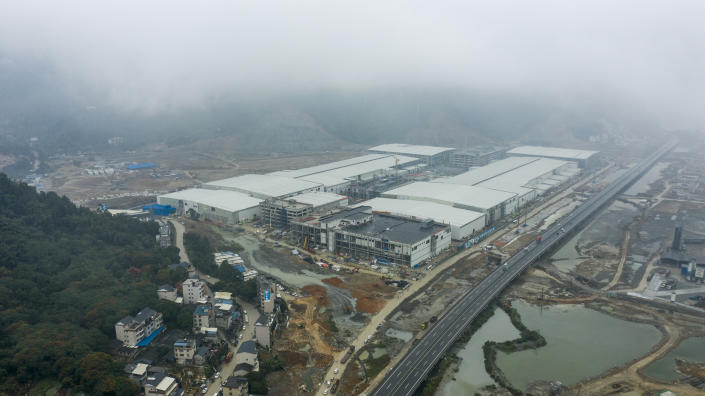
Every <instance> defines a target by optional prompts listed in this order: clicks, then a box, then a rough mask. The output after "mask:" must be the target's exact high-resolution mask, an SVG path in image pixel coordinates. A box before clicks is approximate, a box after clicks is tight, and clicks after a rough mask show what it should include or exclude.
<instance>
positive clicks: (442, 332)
mask: <svg viewBox="0 0 705 396" xmlns="http://www.w3.org/2000/svg"><path fill="white" fill-rule="evenodd" d="M675 145H676V143H675V142H670V143H668V144H666V145H664V146H662V147H661V148H660V149H659V150H657V151H656V152H655V153H653V154H652V155H650V156H649V157H647V158H646V159H644V160H643V161H642V162H641V163H640V164H639V165H637V166H634V167H633V168H631V169H629V170H628V171H627V172H626V173H625V174H624V175H622V176H621V177H619V178H618V179H617V180H615V181H614V182H613V183H612V184H610V185H609V186H608V187H606V188H605V189H604V190H602V191H600V192H599V193H597V194H595V195H593V196H592V197H590V199H588V200H587V201H585V202H584V203H583V204H582V205H580V206H578V207H577V208H576V209H575V210H574V211H573V212H572V213H570V214H568V215H566V216H565V217H564V218H563V219H561V221H560V222H557V223H555V225H553V226H551V227H549V228H548V229H547V230H546V231H545V232H544V233H543V235H542V240H541V242H540V243H538V242H536V241H534V242H532V243H531V244H529V245H528V246H527V247H525V248H524V249H522V250H521V251H520V252H519V253H517V254H515V255H514V256H512V257H511V258H510V259H509V260H507V261H506V263H504V264H502V265H501V266H500V267H499V268H497V269H496V270H495V271H493V272H492V273H490V275H488V276H487V278H485V279H484V280H483V281H482V282H480V283H479V284H478V285H477V286H476V287H475V288H473V289H471V290H469V291H468V292H466V293H465V294H464V295H463V296H462V297H461V298H460V299H458V301H457V302H456V303H455V304H454V305H453V306H452V308H450V310H449V311H448V312H447V313H446V314H445V315H443V317H441V318H440V319H439V321H438V322H437V323H435V324H434V325H432V326H431V328H430V329H429V330H427V332H426V334H425V335H424V336H423V337H422V338H421V339H420V340H419V341H417V342H416V344H415V345H414V346H413V347H412V348H410V349H409V351H408V352H407V354H406V356H404V357H403V358H402V359H401V360H400V361H399V363H397V365H396V366H395V367H394V368H393V369H392V370H391V371H389V373H388V374H387V376H386V377H385V379H384V380H383V381H382V382H381V383H380V385H379V386H378V387H377V389H376V390H375V391H374V392H373V393H372V395H374V396H389V395H395V396H396V395H407V396H408V395H411V394H413V393H414V391H415V390H416V388H418V386H419V385H420V384H421V383H422V382H423V381H424V380H425V379H426V376H427V375H428V373H429V372H430V371H431V369H432V368H433V367H434V366H435V364H436V363H437V362H438V360H439V359H440V358H441V357H443V355H444V354H445V352H446V351H447V350H448V348H450V346H451V345H453V343H454V342H455V340H456V339H457V338H458V336H460V334H461V333H462V332H463V331H464V330H465V328H466V327H467V326H468V325H469V324H470V322H472V320H473V319H475V317H476V316H477V315H478V314H479V313H480V312H482V310H483V309H484V308H485V307H486V306H487V305H488V304H489V303H490V302H491V301H492V300H494V299H495V298H496V297H497V296H498V295H499V294H500V293H501V292H502V290H503V289H504V288H505V287H507V286H508V285H509V284H510V283H511V282H512V281H513V280H514V279H515V278H516V277H518V276H519V275H520V274H521V273H522V272H523V271H524V270H525V269H526V268H527V267H528V266H529V265H531V264H532V263H533V262H534V261H536V259H538V258H539V257H540V256H542V255H543V254H544V253H545V252H546V251H548V250H549V249H551V248H552V247H553V246H554V245H555V244H557V243H558V242H560V241H561V240H562V239H563V238H565V237H566V236H567V235H569V234H571V232H572V231H574V230H576V229H578V228H580V227H581V226H582V224H584V222H585V220H586V219H588V218H589V217H591V216H592V215H594V214H595V213H597V212H598V211H599V210H600V209H601V208H603V207H604V205H605V204H606V203H607V202H609V201H610V200H611V199H612V198H613V197H614V196H615V195H617V194H618V193H620V192H621V191H623V190H624V189H625V188H626V187H627V186H629V185H630V184H631V183H633V182H634V181H636V180H637V179H638V178H639V177H640V176H642V175H643V174H644V173H645V172H646V171H647V170H648V169H649V168H650V167H651V166H652V165H653V164H654V163H656V161H658V159H659V158H660V157H661V156H662V155H664V154H665V153H667V152H668V151H670V150H671V149H672V148H673V147H675Z"/></svg>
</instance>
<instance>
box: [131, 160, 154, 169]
mask: <svg viewBox="0 0 705 396" xmlns="http://www.w3.org/2000/svg"><path fill="white" fill-rule="evenodd" d="M154 165H155V164H154V162H144V163H141V164H132V165H127V169H130V170H135V169H147V168H153V167H154Z"/></svg>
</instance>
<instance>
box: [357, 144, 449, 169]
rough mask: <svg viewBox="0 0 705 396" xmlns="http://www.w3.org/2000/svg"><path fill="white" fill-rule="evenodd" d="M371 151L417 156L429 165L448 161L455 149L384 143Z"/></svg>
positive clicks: (370, 150)
mask: <svg viewBox="0 0 705 396" xmlns="http://www.w3.org/2000/svg"><path fill="white" fill-rule="evenodd" d="M368 151H369V152H371V153H382V154H397V155H405V156H409V157H415V158H419V159H421V160H423V161H424V162H425V163H427V164H429V165H436V164H441V163H448V162H449V161H450V155H451V153H452V152H454V151H455V149H454V148H452V147H437V146H420V145H416V144H401V143H392V144H382V145H379V146H375V147H372V148H370V149H369V150H368Z"/></svg>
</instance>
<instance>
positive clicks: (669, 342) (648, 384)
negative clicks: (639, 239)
mask: <svg viewBox="0 0 705 396" xmlns="http://www.w3.org/2000/svg"><path fill="white" fill-rule="evenodd" d="M649 313H650V314H652V315H654V316H656V317H657V318H658V322H659V323H661V324H662V326H663V331H664V332H665V335H664V337H665V341H664V342H662V343H661V345H660V346H659V347H658V348H656V350H653V351H651V352H650V353H649V354H647V355H646V356H644V357H642V358H641V359H638V360H636V361H635V362H632V363H631V364H629V365H628V366H627V367H626V368H623V369H620V370H619V372H617V373H614V374H610V375H607V376H604V377H602V378H598V379H595V380H592V381H587V382H585V383H581V384H578V385H576V386H574V387H572V388H571V389H570V390H569V392H568V394H576V395H603V394H605V393H609V392H611V391H614V388H613V386H612V384H615V383H624V382H629V383H630V384H631V385H633V386H634V387H636V389H635V390H637V391H639V392H646V391H660V390H663V389H664V388H667V389H669V390H670V391H673V392H676V393H677V394H679V395H685V396H690V395H692V396H696V395H702V391H701V390H698V389H695V388H693V387H692V386H690V385H683V384H668V385H665V384H663V383H660V382H656V381H653V380H651V379H650V378H648V377H645V376H642V375H641V374H640V370H641V369H643V368H644V367H646V366H648V365H649V364H651V363H652V362H653V361H655V360H658V359H660V358H662V357H663V356H664V355H666V354H667V353H668V352H669V351H670V350H672V349H673V348H675V347H676V346H678V344H679V343H680V342H681V341H682V340H683V337H684V334H683V332H682V330H681V328H680V326H679V325H677V324H673V318H672V317H666V316H665V315H663V314H659V313H654V312H649Z"/></svg>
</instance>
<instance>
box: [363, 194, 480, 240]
mask: <svg viewBox="0 0 705 396" xmlns="http://www.w3.org/2000/svg"><path fill="white" fill-rule="evenodd" d="M358 206H369V207H370V208H372V209H371V211H372V213H380V214H389V215H392V216H403V217H409V218H411V219H413V220H427V219H431V220H433V221H435V222H436V223H442V224H450V229H451V237H452V238H453V239H465V238H469V237H470V236H472V235H474V234H475V233H476V232H478V231H480V230H482V229H483V228H484V227H485V215H484V214H482V213H480V212H474V211H472V210H466V209H459V208H454V207H452V206H448V205H442V204H438V203H434V202H425V201H412V200H408V199H390V198H374V199H371V200H369V201H365V202H362V203H361V204H359V205H358Z"/></svg>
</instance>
